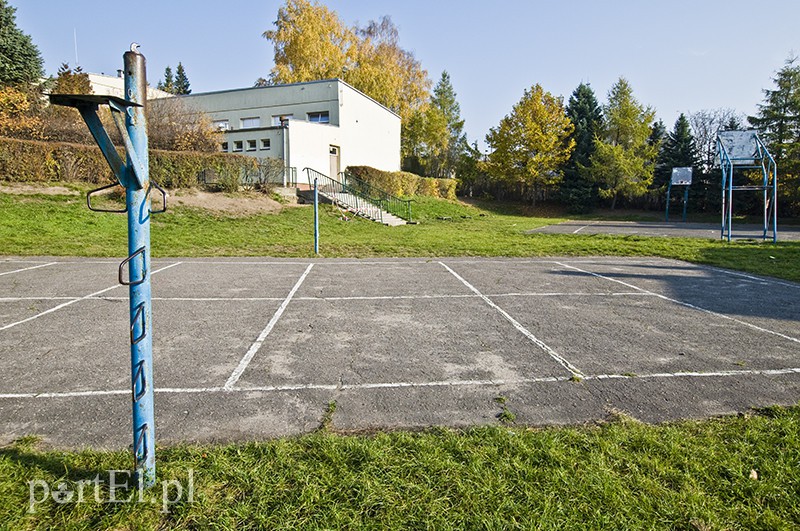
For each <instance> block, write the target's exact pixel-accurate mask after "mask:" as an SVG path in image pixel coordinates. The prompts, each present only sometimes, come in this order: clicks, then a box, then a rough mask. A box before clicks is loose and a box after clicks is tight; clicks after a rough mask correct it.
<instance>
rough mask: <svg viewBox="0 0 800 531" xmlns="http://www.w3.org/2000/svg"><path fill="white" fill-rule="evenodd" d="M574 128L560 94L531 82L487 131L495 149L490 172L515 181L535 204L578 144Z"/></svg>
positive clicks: (506, 180) (511, 181) (488, 139)
mask: <svg viewBox="0 0 800 531" xmlns="http://www.w3.org/2000/svg"><path fill="white" fill-rule="evenodd" d="M573 130H574V127H573V125H572V122H571V121H570V120H569V118H568V117H567V115H566V114H565V112H564V105H563V102H562V100H561V98H557V97H555V96H553V95H552V94H550V93H549V92H545V90H544V89H542V87H541V86H540V85H538V84H536V85H534V86H532V87H531V88H530V89H529V90H526V91H525V92H524V94H523V96H522V99H521V100H520V101H519V102H518V103H517V104H516V105H514V107H513V108H512V110H511V114H509V115H507V116H505V117H504V118H503V119H502V120H501V121H500V124H499V125H498V126H497V127H493V128H492V129H490V130H489V134H488V135H486V143H487V144H488V145H489V146H490V148H491V149H492V153H491V154H490V155H489V162H488V165H487V167H488V170H489V174H490V175H491V176H492V177H493V178H494V179H497V180H501V181H505V182H507V183H509V184H512V185H516V186H517V187H519V188H520V190H521V192H522V195H523V196H525V197H528V198H530V199H531V202H532V203H533V204H535V203H536V199H537V197H539V196H540V195H541V193H542V191H543V190H544V189H546V188H548V187H551V186H553V185H555V184H556V183H557V182H558V181H559V180H560V177H561V173H560V170H561V167H562V165H563V164H564V163H565V162H566V161H567V160H568V159H569V156H570V153H572V150H573V148H574V147H575V141H574V140H572V139H571V138H570V135H571V134H572V132H573Z"/></svg>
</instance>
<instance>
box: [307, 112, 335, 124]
mask: <svg viewBox="0 0 800 531" xmlns="http://www.w3.org/2000/svg"><path fill="white" fill-rule="evenodd" d="M308 121H309V122H316V123H319V124H328V123H330V122H331V117H330V114H328V111H321V112H310V113H308Z"/></svg>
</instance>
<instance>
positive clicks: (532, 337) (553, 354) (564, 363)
mask: <svg viewBox="0 0 800 531" xmlns="http://www.w3.org/2000/svg"><path fill="white" fill-rule="evenodd" d="M439 263H440V264H441V265H442V267H444V268H445V269H447V270H448V271H449V272H450V273H451V274H452V275H453V276H454V277H456V278H457V279H458V280H460V281H461V283H462V284H464V285H465V286H466V287H467V288H468V289H469V290H470V291H472V292H473V293H474V294H476V295H477V296H479V297H480V298H481V299H483V302H485V303H486V304H488V305H489V306H491V307H492V308H494V309H495V310H497V312H498V313H500V315H502V316H503V317H505V319H506V320H507V321H508V322H509V323H511V324H512V325H513V326H514V328H516V329H517V330H518V331H519V332H521V333H522V334H523V335H524V336H525V337H527V338H528V339H529V340H530V341H531V342H532V343H533V344H534V345H536V346H537V347H539V348H541V349H542V350H544V351H545V352H546V353H547V354H548V355H549V356H550V357H551V358H553V359H554V360H555V361H556V362H557V363H558V364H559V365H561V366H562V367H564V368H565V369H567V370H568V371H569V372H570V373H572V375H573V376H578V377H583V373H581V371H580V370H578V368H577V367H575V366H574V365H573V364H571V363H570V362H569V361H567V360H566V359H564V358H563V357H562V356H561V355H560V354H558V352H556V351H555V350H553V349H552V348H550V347H549V346H547V345H546V344H545V343H544V341H542V340H541V339H539V338H538V337H536V336H535V335H533V334H532V333H531V332H530V330H528V329H527V328H525V327H524V326H522V325H521V324H520V323H519V321H517V320H516V319H514V318H513V317H511V315H510V314H509V313H508V312H506V311H505V310H504V309H502V308H501V307H500V306H498V305H497V304H495V303H494V302H493V301H492V300H491V299H490V298H489V297H487V296H486V295H484V294H483V293H481V292H480V291H479V290H478V288H476V287H475V286H473V285H472V284H470V283H469V282H467V281H466V280H465V279H464V278H463V277H461V275H459V274H458V273H456V272H455V271H453V270H452V269H450V268H449V267H447V265H446V264H444V263H443V262H439Z"/></svg>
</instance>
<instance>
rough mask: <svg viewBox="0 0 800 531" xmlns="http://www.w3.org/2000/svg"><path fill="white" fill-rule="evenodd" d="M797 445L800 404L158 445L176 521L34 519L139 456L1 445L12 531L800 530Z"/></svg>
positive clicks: (133, 515)
mask: <svg viewBox="0 0 800 531" xmlns="http://www.w3.org/2000/svg"><path fill="white" fill-rule="evenodd" d="M798 434H800V407H794V408H787V409H782V408H771V409H768V410H764V411H761V412H759V414H756V415H752V416H739V417H727V418H721V419H713V420H708V421H703V422H681V423H675V424H665V425H661V426H649V425H645V424H641V423H639V422H636V421H633V420H631V419H629V418H626V417H622V416H620V417H617V418H616V419H613V420H612V421H611V422H609V423H606V424H603V425H598V426H593V427H574V428H549V429H528V428H516V427H511V428H509V427H502V426H497V427H481V428H473V429H469V430H466V431H455V430H447V429H433V430H428V431H425V432H419V433H409V432H392V433H377V434H371V435H360V436H352V435H348V436H344V435H337V434H331V433H328V432H317V433H315V434H311V435H307V436H303V437H299V438H289V439H281V440H273V441H267V442H258V443H256V442H253V443H247V444H234V445H228V446H191V445H180V446H175V447H168V448H160V449H159V453H158V466H159V474H160V476H159V477H160V479H177V480H181V481H182V482H183V484H184V487H185V488H187V487H188V481H187V478H188V475H189V470H190V469H192V470H193V479H194V501H193V502H192V503H188V502H184V503H179V504H176V505H174V506H170V507H169V512H166V513H162V512H161V509H162V506H161V505H160V503H159V504H158V505H150V504H137V503H123V504H116V505H115V504H109V503H96V502H94V501H93V499H92V494H91V490H88V491H87V493H86V496H85V497H84V500H85V501H84V502H83V503H74V502H72V503H66V504H63V505H59V504H56V503H55V502H53V501H52V500H51V501H47V502H44V503H41V504H39V505H36V506H35V512H34V513H32V514H31V513H28V512H27V511H28V508H29V486H28V484H27V482H28V481H33V480H36V479H38V480H43V481H47V482H49V483H57V482H59V481H64V482H66V483H67V484H68V485H71V486H72V487H73V488H74V485H75V484H76V482H77V481H80V480H88V479H92V478H94V477H95V475H96V474H97V473H98V472H100V473H101V477H102V478H104V481H106V482H107V479H108V478H107V473H105V472H101V471H107V470H110V469H126V468H127V467H128V466H129V464H130V463H129V461H130V454H129V453H128V452H124V451H119V452H102V451H82V452H74V453H72V452H69V453H64V452H56V451H42V450H39V449H37V445H36V441H35V440H33V439H30V438H28V439H24V440H20V441H18V442H17V443H15V444H12V445H10V446H8V447H5V448H2V449H0V522H2V524H0V526H5V528H7V529H15V530H24V529H34V528H42V529H44V528H58V529H99V528H102V529H156V528H160V529H167V528H168V529H295V528H313V529H353V528H362V527H368V528H373V529H379V528H401V527H402V528H412V529H424V528H428V529H484V528H489V529H532V528H536V529H696V530H697V529H702V530H704V529H796V528H797V527H798V526H800V466H798V464H799V463H800V438H799V436H798ZM753 470H755V471H756V474H757V476H758V479H752V478H751V474H752V472H751V471H753ZM104 474H105V475H104ZM160 493H161V490H160V486H159V487H158V489H157V490H156V491H155V493H154V494H155V495H156V498H157V499H159V500H160ZM117 494H118V496H119V495H120V494H122V495H123V496H119V497H123V498H124V497H126V496H127V495H130V494H127V495H126V494H125V492H122V493H120V492H118V493H117ZM36 496H37V498H39V499H41V498H40V496H41V494H40V493H37V494H36ZM148 497H149V494H148ZM100 499H101V500H107V499H108V494H107V492H106V491H105V490H104V491H102V492H101V495H100Z"/></svg>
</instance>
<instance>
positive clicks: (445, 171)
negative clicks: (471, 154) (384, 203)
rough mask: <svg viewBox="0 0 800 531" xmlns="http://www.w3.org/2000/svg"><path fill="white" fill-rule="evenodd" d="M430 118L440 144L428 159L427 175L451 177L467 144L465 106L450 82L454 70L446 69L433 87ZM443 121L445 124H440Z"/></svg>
mask: <svg viewBox="0 0 800 531" xmlns="http://www.w3.org/2000/svg"><path fill="white" fill-rule="evenodd" d="M426 114H427V115H428V121H429V122H431V123H430V127H428V130H429V132H430V133H433V134H435V135H436V137H434V138H431V140H433V142H434V143H435V144H437V145H436V149H435V154H431V155H432V156H430V157H429V159H428V160H427V161H426V166H427V169H428V171H427V172H426V174H427V175H429V176H431V177H451V176H452V175H453V174H454V172H455V170H456V166H457V165H458V163H459V159H460V158H461V154H462V153H463V152H464V149H465V146H466V142H467V140H466V136H465V135H464V120H462V119H461V106H460V105H459V104H458V101H456V92H455V90H454V89H453V85H452V83H451V82H450V74H448V73H447V71H444V72H442V77H441V78H440V79H439V82H438V83H437V84H436V86H435V87H434V88H433V96H432V97H431V103H430V107H429V112H428V113H426ZM439 125H443V126H444V127H443V128H442V127H438V126H439Z"/></svg>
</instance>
